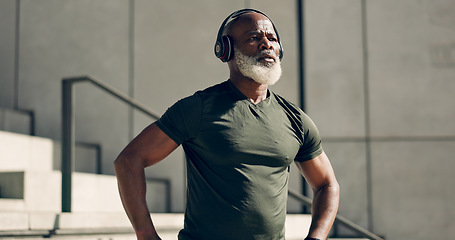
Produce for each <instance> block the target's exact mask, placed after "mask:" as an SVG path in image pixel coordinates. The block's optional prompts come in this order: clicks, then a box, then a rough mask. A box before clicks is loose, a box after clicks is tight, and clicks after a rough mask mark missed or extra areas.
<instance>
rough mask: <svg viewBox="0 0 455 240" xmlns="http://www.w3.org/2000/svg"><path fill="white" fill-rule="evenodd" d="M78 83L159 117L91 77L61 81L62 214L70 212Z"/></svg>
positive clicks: (156, 117)
mask: <svg viewBox="0 0 455 240" xmlns="http://www.w3.org/2000/svg"><path fill="white" fill-rule="evenodd" d="M78 82H89V83H92V84H94V85H95V86H97V87H99V88H100V89H102V90H104V91H106V92H107V93H109V94H111V95H113V96H114V97H116V98H118V99H120V100H122V101H123V102H125V103H126V104H128V105H130V106H132V107H134V108H136V109H138V110H139V111H141V112H143V113H144V114H146V115H148V116H150V117H152V118H155V119H158V118H159V115H158V114H156V113H154V112H153V111H152V110H150V109H148V108H147V107H145V106H143V105H142V104H140V103H138V102H136V101H135V100H134V99H132V98H130V97H129V96H126V95H124V94H123V93H121V92H119V91H118V90H116V89H114V88H112V87H110V86H108V85H107V84H105V83H103V82H101V81H99V80H97V79H95V78H93V77H89V76H79V77H70V78H64V79H62V212H71V189H72V172H73V165H74V149H75V134H74V132H75V121H74V106H73V105H74V94H73V93H74V89H73V84H75V83H78ZM168 191H169V190H168Z"/></svg>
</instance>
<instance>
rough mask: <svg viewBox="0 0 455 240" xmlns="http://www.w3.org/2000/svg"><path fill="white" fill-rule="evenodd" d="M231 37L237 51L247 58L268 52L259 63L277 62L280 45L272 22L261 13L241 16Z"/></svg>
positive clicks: (231, 31) (232, 30) (233, 28)
mask: <svg viewBox="0 0 455 240" xmlns="http://www.w3.org/2000/svg"><path fill="white" fill-rule="evenodd" d="M229 35H230V36H231V38H232V39H233V40H234V45H235V46H236V47H237V49H238V50H240V51H241V52H242V53H243V54H245V55H247V56H257V55H259V54H261V52H262V51H264V50H268V52H267V53H266V54H262V55H263V56H262V57H260V58H259V59H258V61H259V62H262V63H264V64H270V63H273V62H276V59H277V58H278V56H279V43H278V39H277V36H276V33H275V30H274V28H273V25H272V22H270V20H269V19H268V18H267V17H266V16H264V15H262V14H260V13H246V14H243V15H242V16H240V17H239V19H238V20H237V22H235V23H234V25H233V26H232V28H231V30H230V33H229ZM234 57H235V56H234Z"/></svg>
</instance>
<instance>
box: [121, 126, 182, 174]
mask: <svg viewBox="0 0 455 240" xmlns="http://www.w3.org/2000/svg"><path fill="white" fill-rule="evenodd" d="M177 147H178V144H177V143H176V142H175V141H174V140H172V139H171V138H170V137H169V136H168V135H167V134H166V133H164V132H163V131H162V130H161V129H160V128H159V127H158V126H157V125H156V123H152V124H150V125H149V126H147V127H146V128H145V129H144V130H142V132H141V133H140V134H139V135H137V137H135V138H134V139H133V140H132V141H131V142H130V143H129V144H128V146H126V148H125V149H124V150H123V152H122V153H124V154H132V155H134V156H137V157H138V158H140V159H141V160H143V161H144V167H148V166H151V165H154V164H156V163H158V162H160V161H161V160H163V159H164V158H165V157H167V156H168V155H169V154H170V153H172V152H173V151H174V150H175V149H176V148H177Z"/></svg>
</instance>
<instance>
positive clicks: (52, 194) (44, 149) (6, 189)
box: [0, 131, 168, 213]
mask: <svg viewBox="0 0 455 240" xmlns="http://www.w3.org/2000/svg"><path fill="white" fill-rule="evenodd" d="M59 161H60V146H59V145H57V144H56V143H55V141H52V140H50V139H46V138H41V137H35V136H27V135H23V134H16V133H11V132H4V131H0V212H5V211H8V212H54V213H57V212H60V211H61V183H62V180H61V172H60V171H59V170H56V169H59V167H60V164H59ZM166 187H167V186H166V185H165V184H163V182H155V181H147V193H148V194H147V202H148V204H149V206H148V207H149V209H150V210H151V211H154V212H165V211H166V210H167V205H168V202H167V201H168V199H166V197H167V195H166V191H167V189H166ZM72 209H73V211H74V212H95V211H96V212H122V211H123V207H122V204H121V202H120V197H119V194H118V188H117V180H116V178H115V176H112V175H99V174H90V173H81V172H74V173H73V187H72Z"/></svg>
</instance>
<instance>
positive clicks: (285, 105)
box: [271, 92, 304, 115]
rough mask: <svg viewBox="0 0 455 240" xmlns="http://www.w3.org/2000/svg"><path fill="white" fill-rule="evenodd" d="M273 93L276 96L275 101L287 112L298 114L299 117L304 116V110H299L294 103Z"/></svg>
mask: <svg viewBox="0 0 455 240" xmlns="http://www.w3.org/2000/svg"><path fill="white" fill-rule="evenodd" d="M271 93H272V94H273V95H274V96H275V99H276V101H277V102H278V104H279V105H280V106H281V107H283V108H284V109H285V110H287V111H291V112H293V113H298V114H299V115H300V114H304V112H303V110H302V109H301V108H299V107H298V106H297V105H295V104H294V103H293V102H291V101H289V100H287V99H286V98H284V97H283V96H281V95H279V94H277V93H275V92H271Z"/></svg>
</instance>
